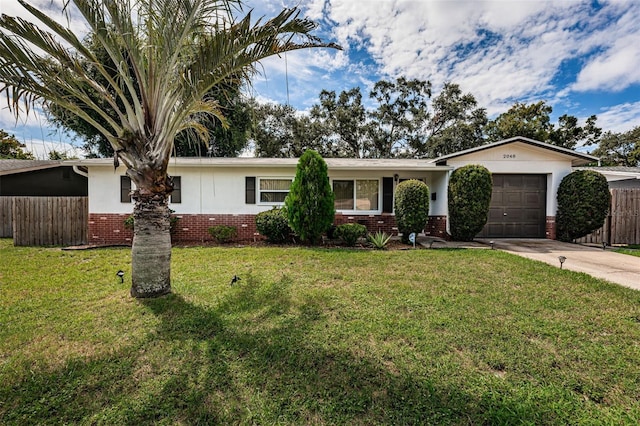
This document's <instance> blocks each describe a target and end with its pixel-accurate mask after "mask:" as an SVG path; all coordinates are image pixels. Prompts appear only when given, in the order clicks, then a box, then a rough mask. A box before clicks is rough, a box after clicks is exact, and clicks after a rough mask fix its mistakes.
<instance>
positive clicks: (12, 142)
mask: <svg viewBox="0 0 640 426" xmlns="http://www.w3.org/2000/svg"><path fill="white" fill-rule="evenodd" d="M23 148H26V145H24V144H22V143H20V142H18V139H16V137H15V136H14V135H10V134H9V133H7V132H5V131H4V130H2V129H0V159H3V160H6V159H15V160H33V159H34V157H33V154H32V153H30V152H28V151H25V150H24V149H23Z"/></svg>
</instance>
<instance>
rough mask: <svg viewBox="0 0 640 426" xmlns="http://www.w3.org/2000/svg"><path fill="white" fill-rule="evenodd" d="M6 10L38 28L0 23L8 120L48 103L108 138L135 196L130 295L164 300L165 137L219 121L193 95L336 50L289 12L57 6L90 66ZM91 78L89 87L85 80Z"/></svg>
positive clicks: (167, 286)
mask: <svg viewBox="0 0 640 426" xmlns="http://www.w3.org/2000/svg"><path fill="white" fill-rule="evenodd" d="M18 1H19V2H20V4H21V5H22V6H23V7H24V8H25V9H26V10H27V11H28V12H29V13H30V14H31V15H32V16H33V17H35V18H37V19H38V20H39V21H40V24H34V23H32V22H29V21H27V20H24V19H21V18H18V17H11V16H7V15H4V14H3V15H2V16H1V17H0V28H1V29H2V31H0V92H5V93H6V94H7V96H8V97H9V99H10V103H11V107H12V110H13V111H14V113H15V114H16V115H17V114H18V113H19V112H20V105H22V104H23V103H24V105H27V108H26V110H27V112H28V109H29V107H31V106H33V105H35V104H37V103H38V102H42V103H44V104H47V103H50V104H56V105H57V106H58V107H61V108H64V109H66V110H67V111H68V112H69V113H71V114H75V115H77V116H79V117H81V118H82V119H84V120H86V121H87V122H88V123H90V124H91V125H93V126H95V128H96V129H98V130H99V131H100V132H101V133H102V134H103V135H104V136H105V137H106V138H107V139H108V140H109V143H110V144H111V145H112V146H113V149H114V151H115V156H114V163H115V164H118V163H119V162H122V163H123V164H124V165H126V167H127V175H128V176H129V177H130V178H131V180H132V181H133V182H134V183H135V186H136V189H135V190H134V191H133V193H132V197H133V199H134V200H135V206H134V218H135V231H134V239H133V247H132V287H131V294H132V296H134V297H156V296H159V295H163V294H166V293H169V292H170V291H171V280H170V271H171V239H170V235H169V209H168V205H167V200H168V196H169V194H171V191H172V190H173V185H172V182H171V177H170V176H168V174H167V165H168V163H169V159H170V155H171V152H172V150H173V143H174V138H175V136H176V135H177V134H178V133H179V132H181V131H183V130H187V129H189V130H191V131H193V132H194V133H196V134H199V135H200V136H201V137H202V138H203V139H205V140H206V128H204V127H203V126H202V125H200V124H199V121H198V120H197V117H198V116H199V115H202V114H208V115H213V116H215V117H217V118H218V119H219V120H220V121H221V122H222V123H225V120H224V117H223V116H222V114H221V112H220V110H219V109H218V108H217V104H216V102H215V101H214V100H211V99H206V97H205V95H206V94H207V93H208V92H209V91H210V90H211V89H212V88H214V87H217V86H218V85H224V84H228V83H229V82H230V81H233V80H235V81H249V78H250V77H251V76H252V75H253V74H254V73H255V72H256V71H257V68H256V64H257V63H258V61H260V60H261V59H264V58H266V57H269V56H272V55H277V54H280V53H283V52H287V51H291V50H296V49H302V48H310V47H336V48H338V46H336V45H333V44H330V43H329V44H328V43H323V42H322V41H321V40H320V39H318V38H317V37H315V36H313V35H311V31H312V30H313V29H314V28H315V27H316V24H315V23H314V22H312V21H310V20H307V19H304V18H301V17H300V16H299V11H298V10H297V9H285V10H283V11H282V12H280V13H279V14H278V15H277V16H276V17H274V18H272V19H270V20H266V21H263V20H262V19H258V20H257V22H254V23H252V19H251V14H250V13H249V14H247V15H246V16H245V17H244V18H242V19H239V20H235V19H234V18H233V11H232V8H233V7H234V6H237V7H238V10H241V9H240V3H239V2H237V1H233V0H69V1H68V2H65V4H66V6H65V11H66V12H73V11H75V10H77V12H79V15H80V16H81V17H82V20H83V21H84V23H85V24H86V26H87V27H88V28H89V33H90V35H91V37H94V38H95V39H96V40H98V42H99V43H100V45H101V46H102V47H103V48H104V49H105V50H106V51H107V52H108V56H109V59H108V60H107V61H104V60H102V61H101V60H100V59H99V58H97V57H96V56H95V55H94V53H93V52H92V50H91V49H88V48H87V47H86V46H85V45H83V42H82V41H81V39H79V38H78V37H77V36H76V34H74V33H73V32H72V31H71V30H70V29H68V28H65V27H63V26H62V25H60V24H58V23H57V22H55V21H54V20H53V19H51V18H50V17H49V16H48V15H47V14H45V13H43V12H41V11H40V10H38V9H36V8H35V7H33V6H31V5H29V4H27V3H26V2H25V1H24V0H18ZM71 8H75V9H71ZM87 63H88V64H91V67H92V69H91V71H92V72H88V70H87V66H86V65H85V64H87ZM110 67H112V68H114V69H115V71H116V72H115V74H114V73H113V72H112V71H113V70H112V69H109V68H110ZM95 71H97V73H98V75H100V76H101V78H100V79H97V78H93V77H92V76H94V75H96V74H95ZM114 75H115V76H114ZM105 82H106V84H105ZM87 88H90V89H91V91H96V92H98V93H101V94H102V96H103V99H102V101H103V102H95V101H94V98H93V97H92V96H90V91H89V90H87ZM88 110H90V111H93V113H97V114H98V116H99V117H100V118H101V120H96V119H94V117H95V115H94V114H89V113H87V111H88Z"/></svg>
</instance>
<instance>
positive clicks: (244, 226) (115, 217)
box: [89, 213, 447, 244]
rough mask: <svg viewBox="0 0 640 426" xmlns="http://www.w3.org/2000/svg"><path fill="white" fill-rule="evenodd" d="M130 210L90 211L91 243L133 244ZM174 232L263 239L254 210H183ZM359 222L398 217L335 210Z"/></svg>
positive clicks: (391, 229) (188, 237)
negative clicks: (213, 231)
mask: <svg viewBox="0 0 640 426" xmlns="http://www.w3.org/2000/svg"><path fill="white" fill-rule="evenodd" d="M128 216H129V215H128V214H112V213H111V214H99V213H91V214H90V215H89V244H131V242H132V240H133V232H132V231H131V230H130V229H126V228H125V226H124V220H125V219H126V218H127V217H128ZM177 217H178V218H179V220H178V222H177V223H176V226H175V230H174V232H173V236H172V240H173V242H176V243H205V242H209V241H214V239H213V237H212V236H211V235H209V232H208V229H209V228H210V227H212V226H215V225H231V226H235V227H236V229H237V230H238V240H240V241H251V240H255V239H262V236H261V235H259V234H258V231H257V229H256V222H255V215H251V214H238V215H232V214H211V215H207V214H182V215H177ZM343 223H360V224H362V225H365V226H366V227H367V229H368V230H369V231H370V232H376V231H383V232H386V233H387V234H390V235H398V228H397V227H396V219H395V216H394V215H391V214H388V213H387V214H381V215H349V214H341V213H338V214H336V217H335V224H336V225H341V224H343ZM446 226H447V218H446V216H429V221H428V222H427V226H426V227H425V233H426V234H427V235H433V236H437V237H441V238H447V234H446Z"/></svg>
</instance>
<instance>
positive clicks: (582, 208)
mask: <svg viewBox="0 0 640 426" xmlns="http://www.w3.org/2000/svg"><path fill="white" fill-rule="evenodd" d="M557 198H558V212H557V214H556V226H557V232H556V235H557V238H558V239H559V240H561V241H567V242H570V241H574V240H575V239H577V238H581V237H584V236H585V235H588V234H590V233H591V232H593V231H595V230H597V229H598V228H600V227H602V225H604V221H605V219H606V218H607V213H608V211H609V207H610V205H611V192H609V184H608V183H607V179H606V178H605V177H604V175H602V174H600V173H598V172H596V171H593V170H576V171H574V172H572V173H570V174H568V175H567V176H565V177H564V179H562V181H561V182H560V185H559V186H558V195H557Z"/></svg>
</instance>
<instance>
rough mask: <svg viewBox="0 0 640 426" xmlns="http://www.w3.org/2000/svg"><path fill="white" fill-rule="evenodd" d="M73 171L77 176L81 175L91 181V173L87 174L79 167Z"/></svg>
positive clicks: (75, 167)
mask: <svg viewBox="0 0 640 426" xmlns="http://www.w3.org/2000/svg"><path fill="white" fill-rule="evenodd" d="M73 171H74V172H75V173H76V174H79V175H80V176H84V177H86V178H87V179H89V173H87V172H85V171H84V170H81V169H80V167H79V166H73Z"/></svg>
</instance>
